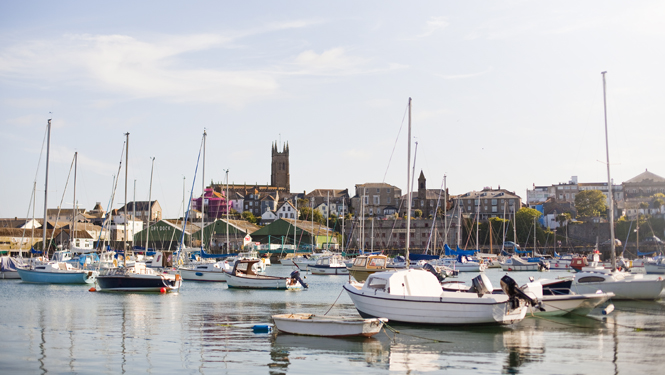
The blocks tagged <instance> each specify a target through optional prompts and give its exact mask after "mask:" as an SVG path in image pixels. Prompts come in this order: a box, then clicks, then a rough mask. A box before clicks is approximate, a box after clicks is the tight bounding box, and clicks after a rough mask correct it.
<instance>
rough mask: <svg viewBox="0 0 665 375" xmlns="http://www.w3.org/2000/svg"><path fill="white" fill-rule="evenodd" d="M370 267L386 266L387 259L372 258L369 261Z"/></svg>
mask: <svg viewBox="0 0 665 375" xmlns="http://www.w3.org/2000/svg"><path fill="white" fill-rule="evenodd" d="M369 266H370V267H385V266H386V259H385V258H372V259H371V260H370V262H369Z"/></svg>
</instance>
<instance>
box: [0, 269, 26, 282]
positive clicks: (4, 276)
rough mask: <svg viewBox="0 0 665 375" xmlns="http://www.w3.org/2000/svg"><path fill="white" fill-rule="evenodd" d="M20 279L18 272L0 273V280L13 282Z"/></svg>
mask: <svg viewBox="0 0 665 375" xmlns="http://www.w3.org/2000/svg"><path fill="white" fill-rule="evenodd" d="M20 278H21V276H19V274H18V271H0V279H8V280H15V279H20Z"/></svg>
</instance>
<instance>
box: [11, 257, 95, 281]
mask: <svg viewBox="0 0 665 375" xmlns="http://www.w3.org/2000/svg"><path fill="white" fill-rule="evenodd" d="M17 271H18V274H19V276H20V277H21V280H22V281H23V282H26V283H35V284H92V283H94V282H95V279H96V278H97V275H99V272H97V271H92V270H81V269H76V268H74V267H73V266H72V265H71V264H70V263H67V262H49V263H46V264H38V265H35V266H34V267H32V268H31V269H27V268H18V269H17Z"/></svg>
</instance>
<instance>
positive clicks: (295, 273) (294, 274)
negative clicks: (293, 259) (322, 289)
mask: <svg viewBox="0 0 665 375" xmlns="http://www.w3.org/2000/svg"><path fill="white" fill-rule="evenodd" d="M291 278H292V279H293V280H296V281H298V282H299V283H300V285H302V286H303V288H309V285H307V283H306V282H304V281H303V279H301V278H300V271H298V270H295V271H293V272H291Z"/></svg>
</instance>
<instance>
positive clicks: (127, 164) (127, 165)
mask: <svg viewBox="0 0 665 375" xmlns="http://www.w3.org/2000/svg"><path fill="white" fill-rule="evenodd" d="M125 137H126V138H127V141H126V142H125V143H126V148H125V242H124V243H123V246H122V251H123V257H122V264H123V267H125V268H126V267H127V231H128V227H127V224H128V222H129V218H128V217H127V175H128V171H127V170H128V169H129V133H125Z"/></svg>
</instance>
